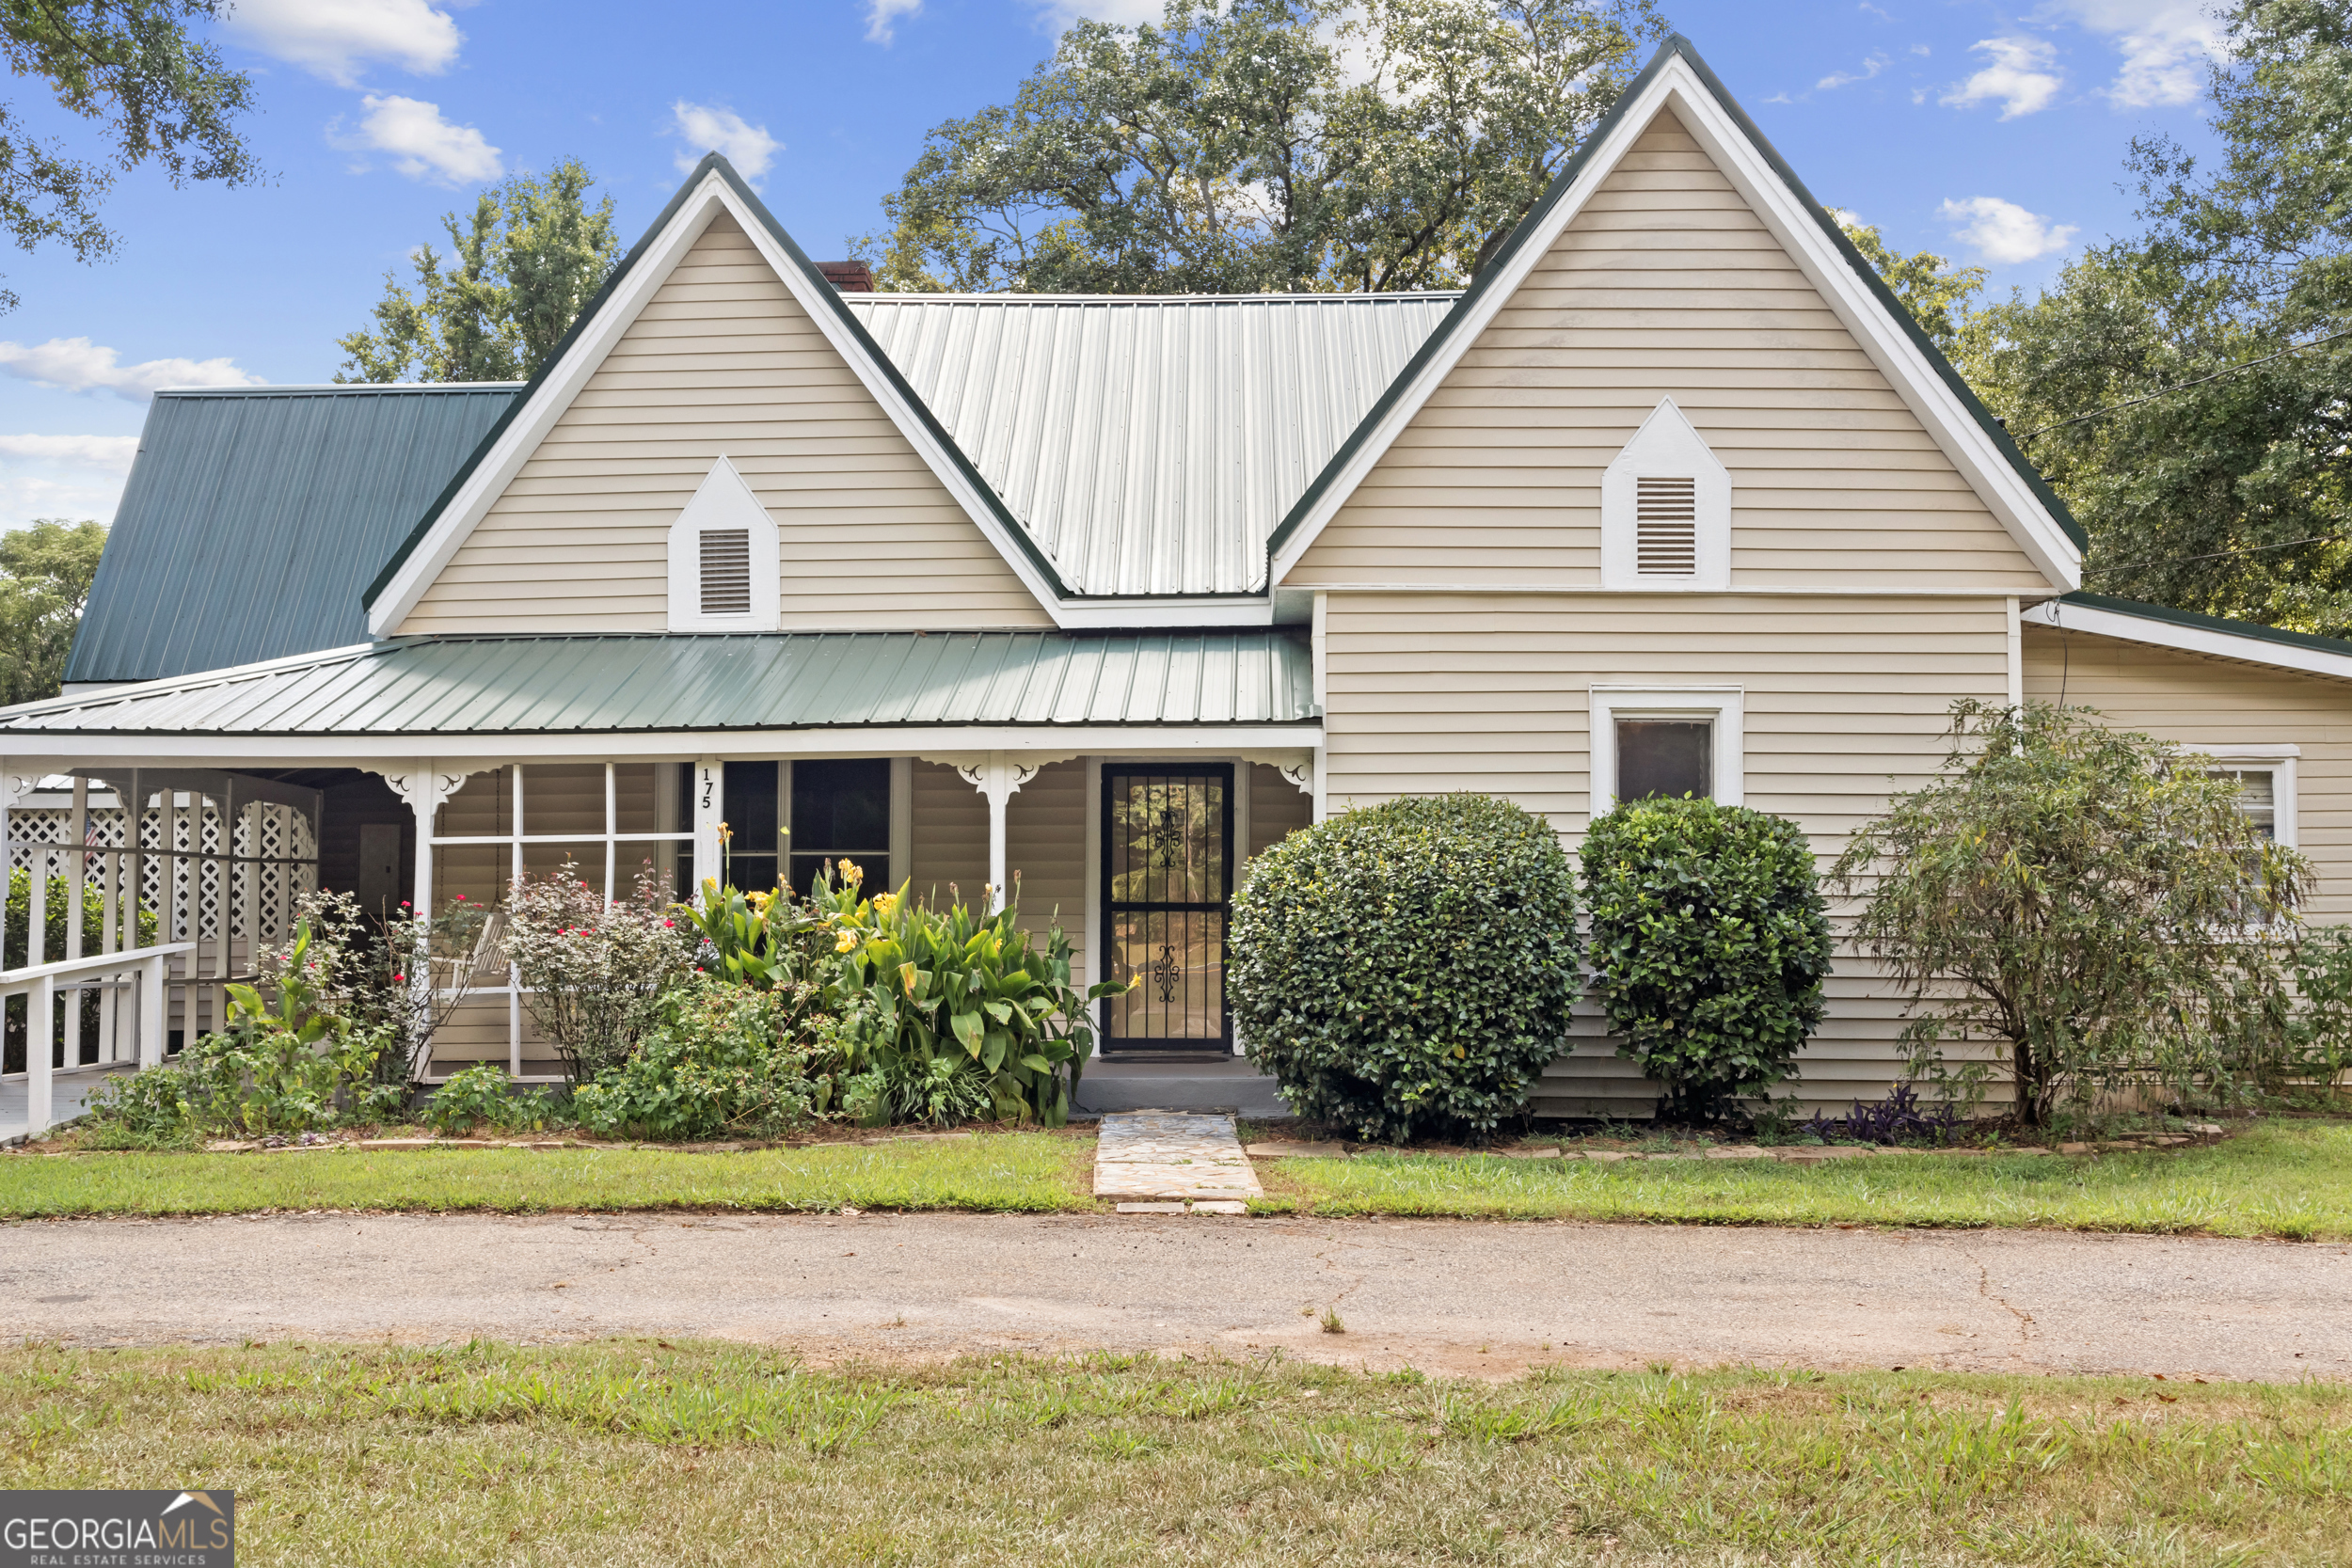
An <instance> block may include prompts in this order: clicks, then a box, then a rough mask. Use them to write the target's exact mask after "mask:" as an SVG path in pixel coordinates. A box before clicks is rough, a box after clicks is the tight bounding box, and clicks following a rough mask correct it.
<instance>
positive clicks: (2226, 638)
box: [2022, 599, 2352, 680]
mask: <svg viewBox="0 0 2352 1568" xmlns="http://www.w3.org/2000/svg"><path fill="white" fill-rule="evenodd" d="M2022 619H2023V620H2024V621H2025V622H2026V625H2028V626H2055V627H2058V629H2060V630H2062V631H2087V632H2090V633H2091V634H2092V635H2093V636H2097V637H2113V638H2118V639H2120V640H2122V641H2126V642H2145V643H2147V644H2148V645H2149V646H2150V647H2154V648H2173V649H2177V650H2179V651H2180V652H2182V653H2187V654H2203V655H2206V656H2208V657H2213V658H2233V659H2237V660H2238V661H2240V662H2241V663H2246V664H2267V665H2271V666H2273V667H2274V668H2277V669H2280V670H2295V671H2299V672H2300V673H2304V674H2307V675H2328V676H2332V677H2333V678H2335V679H2337V680H2352V655H2348V654H2331V653H2328V652H2327V651H2325V650H2324V649H2320V648H2298V647H2296V646H2295V645H2294V644H2293V643H2290V642H2273V641H2270V640H2269V639H2268V638H2266V637H2248V636H2245V635H2243V634H2241V633H2237V632H2227V631H2216V630H2214V629H2213V628H2212V627H2210V626H2182V625H2180V624H2179V623H2178V622H2174V621H2159V620H2156V619H2154V618H2153V617H2151V616H2143V615H2131V614H2126V613H2125V612H2123V611H2122V610H2099V609H2094V608H2093V607H2091V606H2090V605H2080V604H2066V603H2063V602H2061V601H2059V600H2057V599H2051V600H2048V601H2045V602H2044V603H2042V604H2038V605H2036V606H2034V607H2033V608H2032V609H2031V610H2026V612H2025V613H2024V615H2023V617H2022Z"/></svg>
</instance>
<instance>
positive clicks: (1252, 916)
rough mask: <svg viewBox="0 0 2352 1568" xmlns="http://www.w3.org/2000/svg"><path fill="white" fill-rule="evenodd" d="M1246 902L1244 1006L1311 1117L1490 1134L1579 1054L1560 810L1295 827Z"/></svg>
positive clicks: (1437, 805) (1249, 1027)
mask: <svg viewBox="0 0 2352 1568" xmlns="http://www.w3.org/2000/svg"><path fill="white" fill-rule="evenodd" d="M1249 864H1250V872H1249V882H1248V886H1247V887H1245V888H1244V889H1243V890H1242V891H1241V893H1240V894H1239V895H1237V896H1236V897H1235V898H1234V900H1233V932H1232V963H1231V967H1230V968H1229V970H1228V972H1227V976H1226V994H1227V1003H1228V1006H1231V1007H1232V1014H1233V1022H1234V1024H1235V1026H1236V1027H1237V1028H1238V1029H1239V1030H1240V1031H1241V1037H1242V1040H1243V1042H1244V1044H1245V1045H1246V1046H1247V1048H1248V1053H1249V1058H1250V1060H1252V1061H1254V1062H1256V1063H1257V1064H1258V1065H1259V1066H1260V1068H1262V1069H1263V1070H1264V1071H1266V1072H1268V1073H1270V1074H1272V1076H1273V1077H1274V1079H1275V1080H1276V1081H1277V1082H1278V1083H1279V1084H1280V1085H1281V1088H1282V1095H1283V1098H1284V1099H1286V1100H1288V1101H1290V1104H1291V1108H1292V1109H1293V1110H1295V1111H1296V1112H1297V1113H1298V1114H1299V1115H1300V1116H1302V1117H1309V1118H1311V1119H1312V1120H1315V1121H1320V1122H1324V1123H1326V1124H1327V1125H1330V1126H1334V1127H1343V1128H1346V1129H1349V1130H1351V1131H1352V1132H1354V1133H1355V1135H1356V1136H1357V1137H1358V1138H1359V1139H1362V1140H1364V1141H1365V1142H1381V1141H1387V1142H1394V1143H1402V1142H1404V1141H1405V1140H1406V1139H1407V1138H1410V1137H1412V1136H1414V1135H1415V1134H1417V1133H1426V1132H1438V1133H1444V1134H1446V1135H1449V1136H1456V1137H1463V1138H1468V1139H1470V1140H1472V1141H1475V1142H1482V1143H1483V1142H1485V1141H1486V1139H1487V1138H1488V1137H1490V1136H1491V1135H1492V1134H1493V1132H1494V1129H1495V1128H1496V1126H1497V1125H1498V1124H1500V1123H1501V1122H1502V1121H1503V1120H1504V1119H1505V1118H1506V1117H1512V1116H1516V1115H1518V1113H1519V1111H1520V1110H1521V1109H1522V1108H1523V1107H1524V1106H1525V1105H1526V1103H1527V1091H1528V1087H1529V1085H1532V1084H1533V1083H1534V1080H1535V1077H1536V1075H1537V1074H1538V1073H1540V1072H1541V1071H1542V1070H1543V1069H1544V1065H1545V1064H1546V1063H1548V1062H1549V1061H1551V1060H1552V1059H1553V1058H1554V1057H1556V1056H1558V1055H1559V1054H1560V1053H1562V1052H1563V1051H1564V1050H1565V1049H1566V1040H1567V1032H1568V1009H1569V1007H1570V1006H1572V1005H1573V1003H1574V1001H1575V997H1576V990H1577V974H1578V971H1577V961H1576V960H1577V937H1576V880H1575V876H1574V874H1573V872H1572V871H1571V870H1570V867H1569V864H1568V857H1567V855H1566V854H1565V852H1563V851H1562V849H1561V847H1560V840H1559V837H1558V835H1556V834H1555V833H1553V832H1552V831H1551V827H1550V825H1549V823H1547V822H1546V821H1545V820H1544V819H1543V818H1542V817H1540V816H1534V815H1533V814H1532V813H1530V812H1526V811H1523V810H1521V809H1520V808H1519V807H1518V806H1515V805H1513V804H1511V803H1510V802H1509V801H1507V800H1494V799H1492V798H1491V797H1488V796H1483V795H1449V796H1442V797H1438V798H1436V799H1410V800H1391V801H1390V802H1389V803H1387V804H1386V805H1379V806H1368V807H1363V808H1361V809H1359V810H1355V811H1349V812H1345V813H1343V814H1342V815H1340V816H1334V817H1331V818H1329V819H1328V820H1327V821H1324V822H1321V823H1318V824H1316V825H1315V826H1313V827H1311V828H1307V829H1303V830H1301V831H1300V832H1295V833H1293V834H1291V835H1290V836H1289V837H1288V838H1286V839H1284V840H1282V842H1281V843H1279V844H1277V845H1276V846H1274V847H1272V848H1270V849H1268V850H1266V851H1265V852H1264V853H1263V854H1262V855H1259V856H1257V857H1255V858H1254V859H1253V860H1251V862H1250V863H1249Z"/></svg>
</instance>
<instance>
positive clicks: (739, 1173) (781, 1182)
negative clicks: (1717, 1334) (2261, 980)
mask: <svg viewBox="0 0 2352 1568" xmlns="http://www.w3.org/2000/svg"><path fill="white" fill-rule="evenodd" d="M1093 1151H1094V1145H1093V1142H1092V1140H1091V1139H1088V1138H1084V1137H1073V1136H1069V1135H1055V1134H1050V1133H1038V1132H1010V1133H995V1132H990V1133H981V1134H978V1135H977V1136H974V1137H970V1138H956V1139H947V1140H943V1141H939V1142H921V1141H912V1142H905V1143H884V1144H875V1145H858V1144H833V1145H820V1146H818V1147H815V1148H792V1149H768V1150H754V1151H747V1152H743V1153H732V1154H722V1153H687V1152H683V1151H678V1150H672V1149H661V1148H620V1147H613V1148H571V1149H562V1150H551V1151H545V1152H532V1151H529V1150H523V1149H453V1150H435V1151H429V1152H411V1151H389V1150H385V1151H359V1150H349V1149H342V1150H336V1151H333V1152H326V1153H278V1154H88V1155H76V1156H70V1157H66V1158H58V1159H50V1158H40V1157H34V1156H24V1155H13V1156H6V1157H0V1218H42V1217H52V1216H57V1215H67V1214H219V1213H251V1212H260V1211H264V1210H306V1209H343V1210H480V1211H487V1212H502V1213H528V1212H539V1211H546V1210H608V1211H613V1210H631V1209H639V1210H643V1209H736V1210H749V1211H766V1212H806V1211H818V1210H833V1209H838V1208H841V1207H843V1206H845V1205H847V1206H850V1207H853V1208H859V1209H900V1210H917V1209H961V1210H984V1211H998V1212H1026V1213H1053V1212H1096V1211H1099V1210H1101V1209H1103V1208H1104V1207H1106V1205H1103V1204H1100V1203H1097V1202H1096V1201H1095V1199H1094V1198H1093V1197H1092V1196H1090V1193H1089V1189H1090V1186H1091V1181H1090V1179H1089V1178H1090V1173H1091V1169H1092V1164H1091V1162H1092V1158H1093ZM1258 1173H1259V1177H1260V1179H1261V1180H1262V1181H1263V1183H1264V1186H1265V1188H1266V1196H1265V1197H1264V1198H1263V1200H1261V1201H1259V1202H1258V1203H1257V1204H1255V1205H1253V1207H1254V1208H1256V1209H1257V1210H1258V1211H1259V1212H1275V1213H1285V1212H1312V1213H1318V1214H1420V1215H1432V1216H1443V1215H1454V1216H1460V1217H1464V1218H1475V1219H1584V1220H1636V1221H1685V1222H1695V1223H1703V1224H1724V1225H1758V1224H1761V1225H1856V1224H1864V1225H1871V1224H1875V1225H1906V1226H1966V1227H1974V1226H2029V1227H2056V1228H2067V1229H2090V1230H2140V1231H2164V1232H2202V1233H2206V1234H2212V1235H2224V1236H2288V1237H2296V1238H2306V1239H2322V1240H2331V1241H2332V1240H2338V1239H2342V1238H2344V1237H2347V1236H2352V1123H2345V1122H2318V1121H2270V1122H2258V1123H2256V1124H2254V1126H2253V1127H2252V1128H2250V1129H2249V1131H2247V1132H2242V1133H2240V1134H2238V1135H2237V1136H2235V1137H2233V1138H2232V1139H2230V1140H2229V1141H2227V1142H2225V1143H2222V1144H2219V1145H2216V1146H2213V1147H2209V1148H2184V1149H2177V1150H2169V1151H2163V1152H2158V1151H2149V1152H2145V1153H2137V1154H2104V1155H2100V1156H2098V1157H2096V1158H2080V1159H2068V1158H2064V1157H2058V1156H2045V1157H2042V1158H2026V1157H2023V1156H2014V1155H2011V1156H1994V1157H1990V1158H1984V1159H1955V1158H1949V1157H1945V1156H1938V1155H1928V1154H1918V1155H1894V1156H1887V1155H1880V1156H1876V1157H1873V1158H1870V1159H1865V1160H1851V1161H1844V1162H1838V1163H1835V1164H1824V1165H1815V1166H1799V1165H1783V1164H1773V1163H1771V1162H1767V1161H1737V1162H1734V1161H1647V1160H1645V1161H1626V1162H1623V1163H1620V1164H1595V1163H1588V1162H1585V1161H1546V1160H1505V1159H1501V1158H1494V1157H1487V1156H1471V1157H1466V1158H1433V1157H1428V1156H1421V1155H1401V1154H1387V1153H1373V1154H1360V1155H1358V1156H1357V1157H1356V1158H1354V1159H1352V1160H1284V1161H1279V1162H1261V1163H1260V1164H1259V1166H1258Z"/></svg>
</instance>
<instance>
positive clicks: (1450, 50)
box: [866, 0, 1665, 293]
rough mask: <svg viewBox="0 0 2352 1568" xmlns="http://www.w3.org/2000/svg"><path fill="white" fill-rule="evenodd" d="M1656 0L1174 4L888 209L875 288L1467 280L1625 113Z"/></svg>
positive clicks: (1063, 53) (1069, 289) (1074, 65)
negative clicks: (1623, 103) (1613, 109)
mask: <svg viewBox="0 0 2352 1568" xmlns="http://www.w3.org/2000/svg"><path fill="white" fill-rule="evenodd" d="M1664 32H1665V24H1664V23H1663V22H1662V21H1661V19H1660V17H1659V15H1658V13H1657V11H1656V9H1655V8H1654V7H1653V5H1652V4H1651V0H1499V3H1496V4H1487V3H1486V0H1365V3H1363V4H1360V5H1343V4H1339V3H1336V0H1233V3H1232V4H1230V5H1224V6H1219V5H1214V4H1209V3H1206V0H1168V9H1167V13H1166V16H1165V18H1164V19H1163V21H1162V23H1161V24H1160V25H1158V26H1152V25H1149V24H1144V25H1139V26H1122V25H1114V24H1106V23H1099V22H1081V23H1079V24H1076V25H1075V26H1073V27H1072V28H1071V29H1070V31H1069V32H1067V33H1065V34H1063V35H1062V39H1061V42H1060V44H1059V45H1058V46H1057V49H1056V50H1055V53H1054V55H1053V57H1052V58H1051V59H1049V60H1047V61H1045V62H1044V63H1043V64H1041V66H1039V67H1038V69H1037V70H1036V71H1034V72H1033V73H1032V74H1031V75H1030V77H1029V79H1028V80H1027V81H1026V82H1025V83H1023V84H1022V86H1021V87H1020V90H1019V91H1018V92H1017V93H1016V94H1015V95H1014V98H1013V101H1012V102H1011V103H1007V104H998V105H993V106H992V107H989V108H985V109H982V110H980V111H979V112H978V113H977V114H974V115H970V116H967V117H964V118H962V119H950V120H947V121H946V122H945V123H943V124H941V125H940V126H939V127H937V128H936V129H935V130H933V131H932V132H931V133H930V136H929V138H928V139H927V142H926V145H925V148H924V150H923V154H922V156H921V157H920V158H919V159H918V160H916V162H915V165H914V167H913V168H912V169H910V170H908V172H907V176H906V179H905V181H904V182H903V183H902V184H901V185H900V187H899V188H898V191H897V192H896V193H894V194H893V195H892V196H890V197H889V198H886V199H885V200H884V202H883V204H882V205H883V210H884V213H885V214H886V216H887V218H888V221H889V230H888V232H887V233H886V234H885V235H881V236H876V237H874V238H873V239H871V240H869V241H868V242H866V245H867V246H868V248H869V249H871V248H879V249H881V250H882V258H881V261H880V265H879V268H878V271H879V274H880V280H881V282H882V286H883V287H885V288H894V289H912V290H955V291H964V292H993V291H1002V290H1012V291H1018V292H1024V293H1260V292H1289V291H1298V290H1375V289H1421V288H1445V287H1453V286H1455V285H1458V284H1459V283H1461V282H1462V281H1464V280H1465V279H1467V278H1469V277H1472V276H1474V275H1475V274H1476V272H1477V271H1478V269H1479V268H1480V267H1481V266H1483V265H1485V264H1486V261H1488V260H1490V259H1491V258H1492V257H1493V255H1494V252H1495V249H1496V247H1497V246H1499V245H1501V244H1502V241H1503V239H1504V237H1505V236H1507V235H1508V234H1509V232H1510V230H1512V228H1513V227H1514V226H1515V225H1516V224H1517V223H1518V221H1519V219H1520V218H1522V217H1524V216H1525V215H1526V214H1527V213H1528V210H1529V209H1530V208H1531V207H1533V206H1534V203H1535V201H1536V199H1537V198H1539V197H1540V196H1541V195H1542V194H1543V191H1544V187H1545V186H1546V185H1547V184H1549V182H1550V181H1551V179H1552V177H1553V176H1554V175H1556V174H1557V173H1558V172H1559V170H1560V167H1561V166H1562V164H1564V163H1565V161H1566V159H1567V158H1568V157H1569V156H1570V155H1571V154H1572V153H1573V152H1574V151H1575V150H1576V148H1577V146H1578V144H1579V143H1580V142H1581V140H1582V139H1583V137H1584V135H1585V134H1586V133H1587V132H1589V131H1590V130H1591V129H1592V127H1593V126H1594V124H1595V123H1596V122H1597V120H1598V119H1600V117H1601V116H1602V115H1604V114H1606V113H1607V112H1608V110H1609V108H1610V106H1611V105H1612V104H1613V103H1615V102H1616V101H1617V99H1618V97H1619V96H1620V95H1621V94H1622V93H1623V91H1624V89H1625V87H1626V84H1627V83H1628V82H1629V80H1630V79H1631V77H1632V73H1633V71H1634V69H1635V65H1636V53H1637V50H1638V48H1639V47H1640V45H1641V44H1642V43H1643V42H1644V41H1645V40H1651V39H1655V38H1659V37H1662V36H1663V34H1664Z"/></svg>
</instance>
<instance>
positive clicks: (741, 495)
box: [669, 457, 782, 631]
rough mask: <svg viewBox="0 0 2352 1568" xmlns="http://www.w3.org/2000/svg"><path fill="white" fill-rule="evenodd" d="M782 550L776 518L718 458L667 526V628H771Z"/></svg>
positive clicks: (777, 613) (776, 611)
mask: <svg viewBox="0 0 2352 1568" xmlns="http://www.w3.org/2000/svg"><path fill="white" fill-rule="evenodd" d="M781 555H782V548H781V541H780V540H779V538H778V537H777V533H776V521H775V519H774V518H773V517H771V516H770V515H768V509H767V508H766V507H764V506H762V505H761V504H760V503H759V498H758V497H757V496H755V495H754V494H752V487H751V485H750V484H748V483H745V482H744V479H743V476H742V475H741V474H739V473H738V472H737V471H736V468H735V465H734V464H732V463H730V462H728V461H727V460H726V459H725V458H724V457H721V458H720V459H719V460H718V461H717V462H716V463H713V464H712V465H711V466H710V472H709V473H708V474H707V475H706V476H704V479H703V482H702V486H701V488H699V489H697V490H696V491H695V492H694V499H691V500H690V501H688V502H687V503H686V507H685V510H683V511H681V512H680V513H679V514H678V515H677V521H676V522H675V523H672V524H671V525H670V540H669V556H670V588H669V600H670V609H669V629H670V630H672V631H773V630H775V629H776V624H777V621H778V619H779V616H780V601H781V597H782V594H781V584H780V580H779V579H780V576H781V569H780V558H781Z"/></svg>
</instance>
